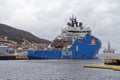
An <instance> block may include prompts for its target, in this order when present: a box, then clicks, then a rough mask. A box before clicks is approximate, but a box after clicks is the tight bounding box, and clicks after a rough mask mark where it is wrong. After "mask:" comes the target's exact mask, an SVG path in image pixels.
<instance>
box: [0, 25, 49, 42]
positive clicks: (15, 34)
mask: <svg viewBox="0 0 120 80" xmlns="http://www.w3.org/2000/svg"><path fill="white" fill-rule="evenodd" d="M5 36H7V37H8V39H9V40H12V41H16V42H18V43H21V42H23V39H26V40H28V41H29V42H31V43H44V44H49V43H50V42H51V41H49V40H45V39H41V38H38V37H36V36H34V35H33V34H32V33H30V32H27V31H24V30H19V29H16V28H13V27H11V26H8V25H5V24H1V23H0V37H5Z"/></svg>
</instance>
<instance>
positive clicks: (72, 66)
mask: <svg viewBox="0 0 120 80" xmlns="http://www.w3.org/2000/svg"><path fill="white" fill-rule="evenodd" d="M98 56H99V59H89V60H80V59H78V60H74V59H73V60H60V59H59V60H56V59H55V60H0V80H120V74H119V73H120V72H119V71H113V70H109V69H95V68H92V69H91V68H83V66H84V65H86V64H97V65H104V64H103V63H104V60H103V58H104V57H110V56H111V57H113V56H114V57H120V54H117V53H116V54H99V55H98Z"/></svg>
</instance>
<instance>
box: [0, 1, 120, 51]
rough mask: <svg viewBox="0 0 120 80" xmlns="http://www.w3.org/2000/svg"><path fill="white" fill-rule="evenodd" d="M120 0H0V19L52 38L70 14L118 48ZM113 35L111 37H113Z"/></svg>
mask: <svg viewBox="0 0 120 80" xmlns="http://www.w3.org/2000/svg"><path fill="white" fill-rule="evenodd" d="M119 4H120V1H119V0H23V1H21V0H0V21H1V22H2V23H5V24H8V25H11V26H13V27H16V28H19V29H23V30H26V31H30V32H32V33H33V34H35V35H36V36H38V37H41V38H45V39H49V40H53V39H54V38H55V37H56V36H57V35H58V34H60V30H61V28H64V27H66V22H67V21H68V19H69V17H70V16H71V15H72V14H73V15H75V16H77V18H78V20H81V21H82V22H83V23H84V25H85V26H89V27H91V29H92V31H93V32H92V33H93V35H95V36H97V37H98V38H100V39H101V40H102V43H103V46H105V44H107V41H110V42H111V43H112V44H113V47H114V48H116V49H118V51H120V50H119V43H120V40H119V39H120V38H119V33H120V28H119V25H120V20H119V19H120V5H119ZM113 36H114V37H113Z"/></svg>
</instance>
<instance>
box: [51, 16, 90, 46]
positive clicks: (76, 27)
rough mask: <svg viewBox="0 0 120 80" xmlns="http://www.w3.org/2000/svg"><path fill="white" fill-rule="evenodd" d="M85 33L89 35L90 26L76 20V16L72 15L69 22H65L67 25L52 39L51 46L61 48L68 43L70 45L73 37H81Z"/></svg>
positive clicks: (73, 39)
mask: <svg viewBox="0 0 120 80" xmlns="http://www.w3.org/2000/svg"><path fill="white" fill-rule="evenodd" d="M86 34H89V35H91V29H90V27H85V26H83V23H82V22H77V20H76V17H74V16H72V18H70V22H68V23H67V27H66V28H64V29H63V30H62V32H61V34H60V35H59V36H57V37H56V38H55V40H54V41H53V43H52V47H53V48H54V47H56V48H63V47H65V46H68V45H69V46H70V45H71V44H72V43H73V42H74V41H75V39H77V38H81V39H82V38H84V37H85V36H86Z"/></svg>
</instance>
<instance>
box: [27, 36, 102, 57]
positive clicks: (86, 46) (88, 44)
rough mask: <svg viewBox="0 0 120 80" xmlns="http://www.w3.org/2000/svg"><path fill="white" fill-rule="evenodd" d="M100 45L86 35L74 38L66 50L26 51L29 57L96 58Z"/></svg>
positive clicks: (96, 40) (95, 39) (96, 39)
mask: <svg viewBox="0 0 120 80" xmlns="http://www.w3.org/2000/svg"><path fill="white" fill-rule="evenodd" d="M100 47H101V41H100V40H99V39H98V38H96V37H94V36H90V35H87V36H86V37H84V38H83V39H82V40H80V39H76V40H75V41H74V42H73V44H72V46H71V48H69V49H67V50H35V51H31V50H30V51H28V54H27V56H28V58H29V59H92V58H96V55H97V54H98V52H99V50H100Z"/></svg>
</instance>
